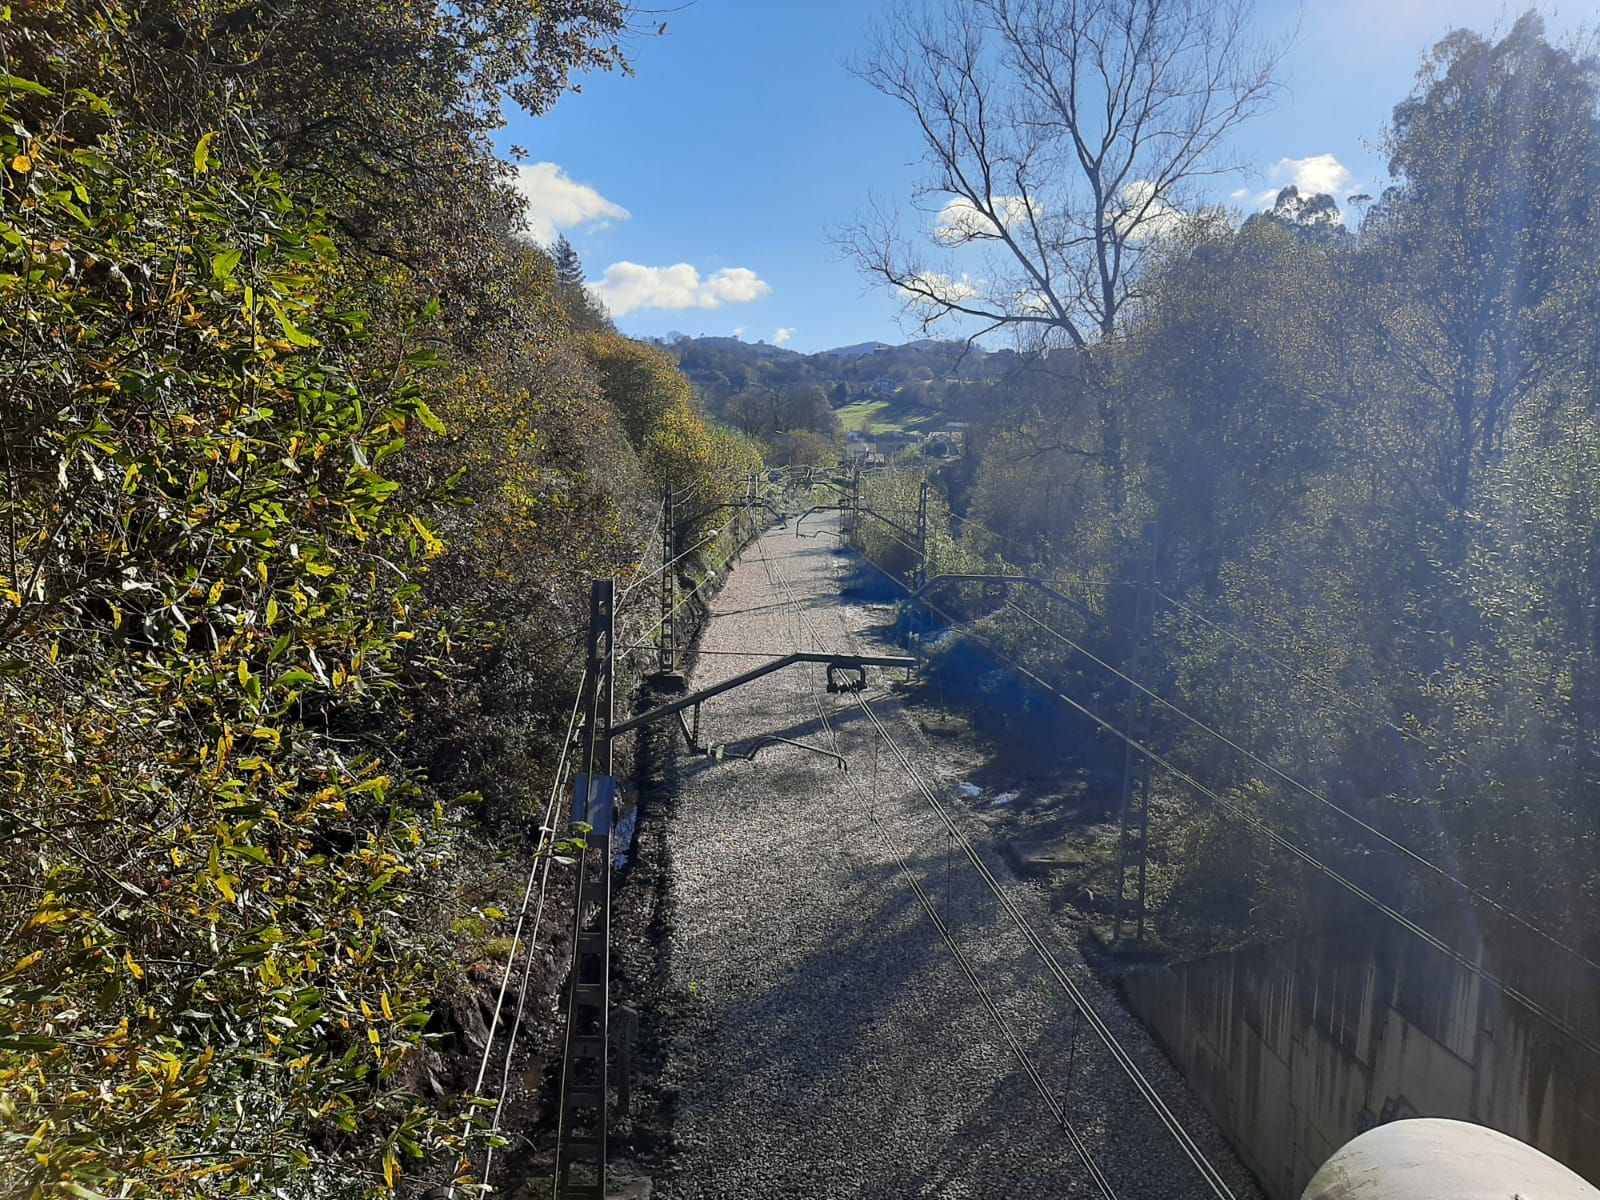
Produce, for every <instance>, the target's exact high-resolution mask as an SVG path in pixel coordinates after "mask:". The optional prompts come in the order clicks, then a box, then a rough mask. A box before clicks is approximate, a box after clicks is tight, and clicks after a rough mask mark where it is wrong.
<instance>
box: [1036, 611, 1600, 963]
mask: <svg viewBox="0 0 1600 1200" xmlns="http://www.w3.org/2000/svg"><path fill="white" fill-rule="evenodd" d="M1006 606H1007V607H1008V608H1011V609H1013V610H1014V611H1016V612H1017V613H1018V614H1019V615H1021V616H1022V617H1024V618H1026V619H1027V620H1028V621H1030V622H1032V623H1033V624H1034V625H1036V626H1038V627H1039V628H1040V629H1041V630H1043V631H1044V632H1045V633H1048V634H1049V635H1050V636H1051V637H1054V638H1056V639H1058V640H1059V641H1061V642H1062V643H1063V644H1065V645H1067V646H1070V647H1071V648H1072V649H1073V650H1075V651H1077V652H1078V653H1079V654H1081V655H1083V656H1084V657H1085V658H1087V659H1088V660H1089V661H1090V662H1093V663H1095V664H1097V665H1098V666H1100V667H1101V668H1103V669H1104V670H1106V671H1107V672H1109V673H1110V674H1112V675H1114V676H1115V677H1116V678H1118V679H1120V680H1122V681H1123V682H1124V683H1126V684H1128V685H1129V686H1130V687H1133V688H1135V689H1137V690H1138V691H1140V692H1142V693H1144V694H1145V695H1146V696H1148V697H1150V699H1152V700H1154V701H1155V702H1156V703H1157V704H1159V705H1161V707H1162V708H1165V709H1167V710H1168V711H1169V712H1171V713H1173V714H1174V715H1175V716H1177V717H1180V718H1181V719H1183V720H1184V721H1187V722H1188V723H1189V724H1190V725H1192V726H1194V727H1195V728H1196V729H1198V730H1200V731H1201V732H1202V733H1204V734H1206V735H1207V736H1208V737H1211V738H1214V739H1215V740H1216V741H1218V742H1220V743H1222V744H1223V745H1224V746H1226V747H1228V749H1230V750H1232V751H1233V752H1234V753H1236V754H1238V755H1240V756H1242V757H1243V758H1246V759H1248V760H1249V761H1250V762H1252V763H1254V764H1255V765H1256V766H1258V767H1260V768H1261V769H1262V770H1263V771H1265V772H1267V773H1268V774H1270V775H1272V776H1273V777H1274V778H1275V779H1278V780H1279V781H1280V782H1282V783H1285V784H1288V785H1289V786H1290V787H1292V788H1294V789H1295V790H1296V791H1298V792H1300V793H1302V794H1303V795H1305V796H1307V797H1309V798H1310V799H1312V800H1315V801H1316V802H1317V803H1318V804H1321V805H1323V806H1324V807H1325V808H1327V809H1329V810H1330V811H1331V812H1334V813H1336V814H1338V815H1339V816H1340V817H1343V818H1344V819H1345V820H1346V821H1348V822H1350V823H1351V824H1352V825H1354V826H1356V828H1358V829H1360V830H1361V831H1362V832H1363V833H1366V834H1369V835H1370V836H1372V837H1374V838H1376V839H1378V841H1380V842H1382V843H1383V844H1384V845H1386V846H1388V847H1389V848H1390V849H1391V850H1394V851H1396V852H1397V853H1399V854H1400V855H1402V856H1403V857H1405V858H1406V859H1408V860H1410V861H1411V862H1412V863H1413V864H1415V865H1416V866H1419V867H1422V868H1423V869H1424V870H1427V871H1431V872H1432V873H1433V874H1435V875H1437V876H1438V877H1439V878H1441V879H1443V880H1446V881H1447V882H1449V883H1451V884H1453V885H1455V886H1456V887H1457V888H1459V889H1461V891H1463V892H1465V893H1466V894H1467V895H1469V896H1471V897H1472V898H1473V899H1474V900H1477V901H1479V902H1481V903H1482V904H1484V905H1487V906H1488V907H1489V908H1492V909H1493V910H1494V911H1495V912H1497V913H1499V914H1500V915H1501V916H1502V917H1505V918H1506V919H1507V920H1509V921H1511V922H1513V923H1514V924H1516V925H1520V926H1521V927H1522V928H1523V929H1525V930H1527V931H1528V932H1529V933H1531V934H1533V935H1535V936H1536V937H1538V938H1541V939H1543V940H1544V941H1545V942H1547V943H1549V944H1550V945H1551V946H1554V947H1555V948H1556V949H1558V950H1561V951H1564V952H1565V953H1567V954H1570V955H1571V956H1572V957H1574V958H1576V959H1578V960H1579V961H1580V962H1583V963H1585V964H1586V965H1587V966H1589V967H1590V968H1592V969H1593V970H1595V971H1600V962H1596V961H1595V960H1594V959H1592V958H1590V957H1589V956H1588V955H1587V954H1585V953H1584V952H1583V951H1582V950H1579V949H1578V948H1577V947H1575V946H1571V945H1568V944H1567V943H1566V942H1564V941H1562V940H1561V939H1560V938H1558V937H1557V936H1556V935H1555V934H1553V933H1550V932H1548V931H1547V930H1545V929H1543V928H1541V927H1540V926H1539V925H1537V924H1535V923H1534V922H1532V921H1530V920H1529V919H1528V918H1526V917H1524V916H1523V915H1522V914H1521V913H1519V912H1517V911H1516V910H1515V909H1513V908H1511V907H1509V906H1507V905H1506V904H1503V903H1502V902H1500V901H1499V900H1496V899H1495V898H1494V897H1493V896H1490V895H1488V894H1486V893H1484V892H1481V891H1479V890H1478V889H1477V888H1475V887H1473V886H1472V885H1471V884H1470V883H1468V882H1467V881H1466V880H1464V879H1462V878H1461V877H1460V876H1459V875H1457V874H1455V873H1454V872H1452V871H1450V870H1448V869H1446V868H1445V867H1442V866H1440V865H1439V864H1438V863H1436V862H1434V861H1433V860H1432V859H1430V858H1427V857H1426V856H1424V855H1423V854H1421V853H1419V852H1418V851H1416V850H1413V849H1412V848H1411V847H1410V846H1407V845H1406V844H1405V843H1403V842H1400V841H1397V840H1396V839H1395V838H1393V837H1390V836H1389V835H1388V834H1387V833H1385V832H1383V830H1381V829H1379V828H1377V827H1376V826H1375V825H1373V824H1371V823H1370V822H1369V821H1366V820H1364V819H1363V818H1362V817H1360V816H1357V815H1356V814H1355V813H1353V812H1351V811H1350V810H1349V809H1348V808H1345V807H1344V806H1343V805H1341V804H1340V803H1339V802H1338V801H1336V800H1334V799H1332V798H1331V797H1329V796H1326V795H1324V794H1323V793H1321V792H1319V791H1317V790H1316V789H1315V788H1313V787H1311V786H1310V785H1309V784H1307V783H1304V782H1302V781H1301V780H1299V779H1296V778H1294V776H1292V775H1289V774H1288V773H1287V772H1285V771H1283V770H1281V769H1279V768H1278V767H1276V766H1274V765H1273V764H1272V763H1270V762H1268V761H1267V760H1266V759H1264V758H1262V757H1261V756H1260V755H1258V754H1256V753H1255V752H1254V751H1252V750H1250V749H1248V748H1247V747H1245V746H1242V745H1240V744H1239V743H1238V742H1237V741H1235V740H1234V739H1233V738H1231V737H1229V736H1228V735H1227V734H1225V733H1223V732H1222V731H1221V730H1219V729H1217V728H1215V727H1214V726H1212V725H1209V724H1207V723H1206V722H1205V721H1204V720H1202V719H1201V718H1199V717H1197V716H1195V715H1194V714H1193V713H1190V712H1188V711H1186V710H1185V709H1183V708H1181V707H1179V706H1178V705H1176V704H1174V703H1173V702H1172V701H1170V700H1168V699H1167V698H1166V697H1165V696H1163V695H1161V694H1160V693H1158V692H1156V691H1154V690H1153V689H1151V688H1149V687H1147V686H1145V685H1144V684H1143V683H1140V682H1139V681H1138V680H1137V679H1134V678H1133V677H1132V676H1130V675H1127V674H1125V673H1124V672H1122V671H1119V670H1118V669H1117V668H1116V667H1114V666H1112V665H1111V664H1110V663H1108V662H1107V661H1106V660H1105V659H1103V658H1101V657H1100V656H1099V655H1097V654H1095V653H1094V652H1093V651H1091V650H1089V649H1088V648H1087V647H1085V646H1082V645H1080V644H1079V643H1078V642H1075V641H1073V640H1072V639H1071V638H1070V637H1068V636H1067V635H1066V634H1064V633H1061V632H1060V631H1059V630H1056V629H1053V628H1051V627H1050V626H1049V625H1046V624H1045V623H1044V622H1043V621H1041V620H1039V618H1038V617H1036V616H1034V615H1033V614H1032V613H1030V612H1028V611H1027V610H1026V609H1024V608H1022V607H1021V606H1020V605H1018V604H1016V603H1014V602H1013V601H1010V600H1007V601H1006Z"/></svg>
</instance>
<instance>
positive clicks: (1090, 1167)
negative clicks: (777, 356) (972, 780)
mask: <svg viewBox="0 0 1600 1200" xmlns="http://www.w3.org/2000/svg"><path fill="white" fill-rule="evenodd" d="M761 561H762V562H763V563H764V564H765V565H766V568H767V578H768V580H769V581H773V582H775V583H777V584H779V585H781V586H782V588H783V591H784V593H785V595H786V596H787V598H788V602H789V604H790V605H792V606H793V608H794V612H795V615H796V616H798V617H799V618H800V619H801V620H802V621H803V622H804V623H805V625H806V628H807V629H808V630H809V631H810V633H811V637H812V640H813V641H814V642H815V643H816V647H817V649H819V650H821V651H823V652H825V653H826V652H827V651H828V645H827V642H826V641H825V640H824V639H823V637H822V635H821V633H820V632H819V631H818V630H817V627H816V623H815V622H814V621H813V620H812V619H811V614H809V613H808V612H806V611H805V608H804V606H803V605H802V604H801V603H800V600H799V597H798V596H797V595H796V594H795V591H794V588H793V586H792V585H791V584H790V583H789V581H788V579H787V578H786V577H785V576H784V574H783V571H782V569H781V568H779V567H778V566H777V564H776V563H774V562H773V561H772V560H771V559H770V558H767V557H763V558H762V560H761ZM793 641H794V643H795V646H796V648H799V645H800V639H799V638H794V639H793ZM809 686H810V689H811V700H812V703H813V704H814V705H815V706H816V710H817V716H818V718H819V719H820V720H821V722H822V727H823V729H825V730H826V731H827V733H828V737H829V740H830V741H831V743H832V745H833V749H834V753H835V754H838V753H839V738H838V735H837V734H836V733H835V731H834V729H833V725H832V723H831V722H830V721H829V720H828V716H827V713H826V712H825V711H824V709H823V704H822V699H821V697H820V696H818V694H817V685H816V679H815V678H814V677H812V678H811V679H810V680H809ZM851 784H852V786H853V787H854V789H855V791H856V793H857V796H858V797H859V798H860V799H861V801H862V805H861V808H862V811H863V812H865V813H866V814H867V819H868V821H869V822H870V823H871V825H872V827H873V828H874V829H875V830H876V831H877V833H878V836H879V837H880V838H881V839H882V841H883V844H884V847H885V848H886V849H887V850H888V851H889V853H890V854H891V855H893V857H894V860H895V863H896V865H897V866H898V867H899V868H900V873H901V875H902V876H904V878H905V881H906V883H907V884H909V885H910V887H911V890H912V892H913V893H914V894H915V895H916V897H917V901H918V903H919V904H921V906H922V910H923V912H924V913H925V914H926V915H927V918H928V920H929V922H930V923H931V924H932V925H933V927H934V929H935V930H937V931H938V934H939V937H940V938H941V940H943V942H944V944H945V947H946V949H948V950H949V951H950V955H951V957H952V958H954V959H955V961H956V965H957V966H958V967H959V968H960V971H961V974H962V975H963V976H964V977H965V978H966V980H967V982H968V983H969V984H970V985H971V986H972V988H973V990H974V991H976V992H977V994H978V997H979V1000H980V1001H981V1003H982V1004H983V1007H984V1009H985V1010H986V1011H987V1012H988V1014H989V1017H990V1019H991V1020H992V1021H993V1022H994V1024H995V1027H996V1028H997V1029H998V1030H999V1032H1000V1035H1001V1037H1002V1038H1003V1039H1004V1040H1005V1043H1006V1046H1007V1047H1008V1048H1009V1049H1010V1051H1011V1053H1012V1054H1013V1055H1014V1056H1015V1057H1016V1059H1017V1061H1018V1062H1019V1063H1020V1064H1021V1065H1022V1069H1023V1071H1024V1072H1025V1073H1026V1074H1027V1076H1028V1078H1029V1080H1030V1081H1031V1082H1032V1083H1033V1086H1034V1088H1035V1089H1036V1090H1037V1091H1038V1093H1039V1095H1040V1097H1041V1098H1042V1099H1043V1100H1044V1102H1045V1107H1046V1108H1048V1109H1049V1110H1050V1115H1051V1116H1052V1117H1053V1118H1054V1119H1055V1122H1056V1124H1057V1126H1058V1127H1059V1128H1060V1129H1061V1131H1062V1132H1063V1133H1064V1134H1065V1135H1066V1137H1067V1141H1068V1144H1069V1145H1070V1146H1071V1147H1072V1150H1073V1153H1075V1154H1076V1155H1077V1156H1078V1159H1079V1161H1080V1162H1082V1163H1083V1166H1084V1169H1085V1170H1086V1171H1087V1172H1088V1173H1089V1178H1090V1179H1091V1181H1092V1182H1093V1183H1094V1185H1095V1187H1096V1189H1097V1190H1098V1191H1099V1193H1100V1195H1101V1196H1102V1197H1104V1198H1105V1200H1117V1194H1116V1192H1115V1190H1114V1189H1113V1188H1112V1186H1111V1181H1110V1180H1109V1179H1108V1178H1107V1177H1106V1175H1105V1173H1104V1172H1103V1171H1102V1170H1101V1169H1100V1165H1099V1164H1098V1163H1097V1162H1095V1160H1094V1155H1093V1154H1092V1153H1091V1152H1090V1150H1089V1146H1088V1143H1087V1142H1085V1141H1084V1139H1083V1136H1082V1135H1081V1134H1080V1133H1079V1132H1078V1129H1077V1127H1076V1126H1075V1125H1074V1124H1073V1123H1072V1119H1071V1118H1070V1117H1069V1116H1068V1114H1067V1111H1066V1106H1065V1105H1064V1104H1062V1103H1061V1101H1059V1100H1058V1099H1056V1096H1055V1094H1054V1093H1053V1092H1052V1091H1051V1090H1050V1086H1049V1084H1048V1082H1047V1081H1046V1079H1045V1077H1044V1073H1043V1072H1042V1071H1041V1070H1040V1069H1039V1067H1038V1065H1037V1064H1036V1063H1035V1062H1034V1060H1033V1057H1032V1055H1030V1054H1029V1053H1028V1051H1027V1049H1026V1048H1025V1047H1024V1046H1023V1045H1022V1043H1021V1041H1020V1040H1019V1039H1018V1038H1017V1035H1016V1033H1015V1031H1014V1030H1013V1029H1012V1028H1011V1024H1010V1022H1009V1021H1007V1020H1006V1017H1005V1014H1004V1013H1003V1012H1002V1011H1001V1009H1000V1006H999V1004H998V1003H997V1002H996V1001H995V999H994V996H993V994H992V993H991V992H990V990H989V988H988V985H987V984H985V983H984V982H983V979H982V978H981V977H980V976H979V974H978V972H977V970H976V968H974V966H973V965H972V961H971V959H970V958H969V957H968V956H967V953H966V951H965V950H963V949H962V947H961V945H960V944H959V943H958V942H957V941H956V940H955V937H954V935H953V934H952V933H951V931H950V928H949V926H948V925H946V924H945V921H944V919H943V918H942V917H941V916H940V915H939V912H938V909H937V908H936V907H935V905H934V904H933V901H932V900H931V899H930V898H929V896H928V894H927V891H926V889H924V888H923V886H922V884H921V882H920V881H919V880H918V879H917V878H916V876H915V875H913V874H912V872H911V865H910V863H909V862H908V861H907V860H906V856H905V854H904V852H903V851H902V850H901V849H900V847H899V845H898V844H897V843H896V842H895V841H894V839H893V838H892V837H891V836H890V834H889V831H888V829H887V828H885V827H884V824H883V822H882V821H881V820H880V819H879V818H878V816H877V814H876V812H875V811H874V810H873V806H872V804H871V803H870V801H869V798H868V797H866V796H865V795H863V794H862V788H861V784H860V783H859V782H858V781H856V780H854V779H852V780H851Z"/></svg>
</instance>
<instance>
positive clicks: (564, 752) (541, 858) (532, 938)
mask: <svg viewBox="0 0 1600 1200" xmlns="http://www.w3.org/2000/svg"><path fill="white" fill-rule="evenodd" d="M588 682H589V672H588V669H587V668H585V670H584V673H583V677H582V679H581V680H580V681H579V683H578V693H577V696H576V697H575V698H574V699H573V701H572V715H571V716H570V717H569V718H568V719H567V731H566V734H565V736H564V738H563V740H562V743H561V755H560V757H559V758H558V759H557V760H556V768H555V773H554V776H553V782H552V784H551V787H550V798H549V800H548V801H547V802H546V803H545V808H544V816H543V818H542V819H541V820H540V823H539V841H538V843H537V844H536V845H535V848H534V854H535V858H534V862H533V865H532V867H530V868H529V870H528V880H527V883H526V885H525V886H524V887H523V890H522V905H521V907H520V908H519V909H518V911H517V923H516V926H515V928H514V929H513V931H512V934H511V949H510V951H509V952H508V953H507V954H506V965H505V969H504V970H503V971H502V972H501V975H500V990H499V994H498V995H497V996H496V998H495V1006H494V1015H493V1016H492V1017H491V1018H490V1019H489V1032H488V1035H487V1036H486V1037H485V1039H484V1044H483V1056H482V1058H481V1059H480V1060H479V1063H478V1077H477V1080H476V1081H475V1082H474V1083H473V1085H472V1095H473V1096H475V1097H477V1096H481V1095H482V1093H483V1081H484V1078H485V1076H486V1075H487V1074H488V1071H489V1058H490V1056H491V1055H492V1054H493V1052H494V1043H495V1038H496V1036H497V1032H498V1030H499V1026H500V1012H501V1010H502V1009H503V1008H504V1007H505V1000H506V989H507V988H508V987H509V986H510V983H511V969H512V964H513V963H514V962H515V961H516V957H517V951H518V949H519V948H520V947H521V945H522V930H523V927H524V925H525V923H526V921H527V917H528V907H529V904H530V902H531V900H532V897H533V886H534V877H535V876H537V875H539V874H540V873H541V869H542V873H543V882H542V883H541V884H540V889H539V909H538V912H537V914H536V915H535V917H534V922H533V929H532V932H531V933H530V935H529V938H528V947H529V950H528V959H527V963H528V965H531V964H532V961H533V946H534V945H535V944H536V943H537V941H538V938H539V925H540V921H541V918H542V917H543V915H544V900H545V894H546V892H547V891H548V888H549V883H550V864H551V862H552V861H554V856H553V855H551V854H550V853H548V851H549V849H550V847H551V845H552V844H553V843H554V840H555V832H556V827H555V811H556V800H557V797H558V796H559V794H560V791H561V784H562V780H563V777H564V773H565V771H566V767H567V761H568V758H569V756H570V753H571V750H572V733H573V730H574V729H576V728H577V724H578V710H579V708H580V707H581V706H582V703H583V691H584V688H585V687H586V686H587V685H588ZM523 975H524V986H523V989H522V992H521V994H520V995H519V996H518V999H517V1013H516V1018H515V1020H514V1021H513V1023H512V1029H511V1034H510V1036H509V1039H508V1042H507V1046H506V1078H507V1079H509V1077H510V1075H509V1073H510V1069H511V1066H510V1064H511V1056H512V1053H513V1051H514V1050H515V1049H516V1042H517V1033H518V1030H519V1027H520V1025H521V1023H522V1007H523V1000H524V999H525V998H526V996H527V987H526V976H527V966H525V967H524V971H523ZM505 1091H506V1089H505V1086H504V1083H502V1087H501V1092H500V1101H499V1102H498V1103H497V1104H496V1105H495V1110H494V1117H493V1120H492V1123H491V1126H490V1130H489V1136H490V1138H491V1139H493V1137H494V1136H495V1135H496V1133H498V1131H499V1127H500V1112H501V1106H502V1105H503V1104H504V1101H505ZM493 1155H494V1146H493V1144H492V1142H491V1145H490V1146H489V1148H488V1153H487V1154H486V1156H485V1158H484V1165H483V1176H484V1179H485V1180H487V1179H488V1177H489V1164H490V1161H491V1160H492V1158H493Z"/></svg>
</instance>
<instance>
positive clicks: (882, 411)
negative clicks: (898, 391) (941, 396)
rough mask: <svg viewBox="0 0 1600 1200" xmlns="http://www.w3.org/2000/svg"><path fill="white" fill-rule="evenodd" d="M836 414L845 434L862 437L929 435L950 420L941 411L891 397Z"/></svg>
mask: <svg viewBox="0 0 1600 1200" xmlns="http://www.w3.org/2000/svg"><path fill="white" fill-rule="evenodd" d="M833 411H834V413H835V414H836V415H837V416H838V418H839V423H840V424H841V425H842V426H843V427H844V431H845V432H846V433H850V432H853V431H854V430H857V429H859V430H861V431H862V432H863V433H904V432H910V431H912V430H918V431H921V432H927V431H928V430H930V429H937V428H939V426H940V425H942V424H943V423H944V422H945V421H946V420H948V417H947V416H946V415H945V414H944V413H942V412H940V411H939V410H938V409H935V408H927V407H925V406H924V405H921V404H912V403H907V402H902V401H900V400H897V399H896V398H894V397H892V396H891V397H887V398H885V399H881V400H879V399H873V400H855V401H852V402H851V403H849V404H846V405H845V406H844V407H842V408H836V409H834V410H833Z"/></svg>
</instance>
